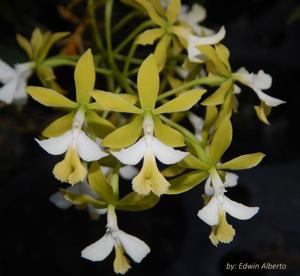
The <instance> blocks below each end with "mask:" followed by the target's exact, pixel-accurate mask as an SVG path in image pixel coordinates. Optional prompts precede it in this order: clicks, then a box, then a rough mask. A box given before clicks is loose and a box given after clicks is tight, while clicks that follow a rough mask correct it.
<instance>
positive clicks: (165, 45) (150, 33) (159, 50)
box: [135, 0, 190, 71]
mask: <svg viewBox="0 0 300 276" xmlns="http://www.w3.org/2000/svg"><path fill="white" fill-rule="evenodd" d="M135 1H136V2H137V3H139V4H140V5H141V6H142V7H144V8H145V10H146V11H147V13H148V15H149V17H150V18H151V20H152V21H153V23H154V24H155V25H156V28H153V29H149V30H146V31H144V32H143V33H141V34H140V35H139V36H138V37H137V39H136V41H135V43H137V44H140V45H152V44H153V43H154V42H155V41H156V40H159V42H158V43H157V45H156V47H155V50H154V56H155V58H156V60H157V63H158V67H159V70H160V71H161V70H162V69H163V68H164V65H165V63H166V60H167V56H168V52H169V51H170V47H172V48H173V50H174V52H175V53H179V52H180V51H181V50H182V49H183V47H186V40H187V34H188V33H190V30H189V28H188V27H187V26H184V25H183V24H181V22H180V20H179V19H180V9H181V1H180V0H171V1H169V2H168V3H163V5H162V3H160V2H159V1H147V0H135ZM166 4H167V7H166V8H164V5H166ZM171 43H172V45H171Z"/></svg>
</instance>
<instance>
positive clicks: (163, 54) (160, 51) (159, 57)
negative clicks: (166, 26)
mask: <svg viewBox="0 0 300 276" xmlns="http://www.w3.org/2000/svg"><path fill="white" fill-rule="evenodd" d="M171 39H172V38H171V36H170V35H168V34H165V35H164V36H163V37H162V38H161V39H160V41H159V42H158V44H157V45H156V48H155V51H154V56H155V59H156V62H157V64H158V70H159V72H160V71H161V70H162V69H163V68H164V66H165V64H166V60H167V53H168V48H169V46H170V43H171Z"/></svg>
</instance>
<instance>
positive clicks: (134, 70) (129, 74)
mask: <svg viewBox="0 0 300 276" xmlns="http://www.w3.org/2000/svg"><path fill="white" fill-rule="evenodd" d="M139 69H140V67H136V68H134V69H132V70H130V71H129V72H128V76H132V75H136V74H137V73H138V71H139Z"/></svg>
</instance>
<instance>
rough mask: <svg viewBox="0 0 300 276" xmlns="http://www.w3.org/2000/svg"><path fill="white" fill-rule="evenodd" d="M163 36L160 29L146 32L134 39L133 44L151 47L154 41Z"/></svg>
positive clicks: (162, 31)
mask: <svg viewBox="0 0 300 276" xmlns="http://www.w3.org/2000/svg"><path fill="white" fill-rule="evenodd" d="M163 34H164V30H163V29H162V28H156V29H151V30H146V31H144V32H143V33H141V34H140V35H139V36H138V37H137V38H136V40H135V43H136V44H140V45H152V44H153V43H154V41H155V40H156V39H158V38H160V37H161V36H162V35H163Z"/></svg>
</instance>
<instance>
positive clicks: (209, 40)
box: [188, 26, 226, 63]
mask: <svg viewBox="0 0 300 276" xmlns="http://www.w3.org/2000/svg"><path fill="white" fill-rule="evenodd" d="M225 34H226V31H225V28H224V26H222V27H221V28H220V30H219V31H218V32H217V33H216V34H209V33H207V32H206V30H204V34H201V35H200V34H199V35H197V36H196V35H192V34H190V35H189V36H188V58H189V60H190V61H192V62H195V63H202V62H204V60H205V59H204V56H203V54H202V52H201V51H200V50H199V49H198V48H197V46H201V45H214V44H217V43H219V42H220V41H221V40H222V39H223V38H224V37H225ZM207 35H208V36H207Z"/></svg>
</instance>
